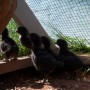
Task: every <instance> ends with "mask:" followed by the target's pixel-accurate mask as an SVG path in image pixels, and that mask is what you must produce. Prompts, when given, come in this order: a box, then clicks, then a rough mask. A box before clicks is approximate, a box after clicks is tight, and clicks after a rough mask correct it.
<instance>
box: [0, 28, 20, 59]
mask: <svg viewBox="0 0 90 90" xmlns="http://www.w3.org/2000/svg"><path fill="white" fill-rule="evenodd" d="M0 48H1V52H2V53H3V55H4V56H5V61H9V59H11V60H16V59H17V56H18V53H19V47H18V45H17V44H16V42H15V41H14V40H13V39H12V38H10V37H9V33H8V29H7V28H5V29H4V31H3V32H2V40H1V46H0Z"/></svg>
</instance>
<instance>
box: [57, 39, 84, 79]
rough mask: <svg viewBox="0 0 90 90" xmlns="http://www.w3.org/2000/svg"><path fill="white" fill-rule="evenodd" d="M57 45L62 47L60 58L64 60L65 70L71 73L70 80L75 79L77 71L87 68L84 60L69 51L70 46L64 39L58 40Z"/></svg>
mask: <svg viewBox="0 0 90 90" xmlns="http://www.w3.org/2000/svg"><path fill="white" fill-rule="evenodd" d="M56 44H57V45H58V46H59V47H60V51H59V56H60V58H61V59H62V60H64V69H65V70H66V71H67V72H68V73H70V75H71V76H69V77H68V78H72V79H75V77H76V71H78V70H80V69H82V68H84V67H85V64H84V63H83V62H82V60H81V59H80V58H79V57H78V56H77V55H76V54H74V53H73V52H71V51H70V50H69V49H68V44H67V42H66V41H65V40H63V39H58V40H57V42H56Z"/></svg>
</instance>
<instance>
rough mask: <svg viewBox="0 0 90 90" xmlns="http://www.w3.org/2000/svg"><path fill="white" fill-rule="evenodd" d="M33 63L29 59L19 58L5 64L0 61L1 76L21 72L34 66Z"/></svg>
mask: <svg viewBox="0 0 90 90" xmlns="http://www.w3.org/2000/svg"><path fill="white" fill-rule="evenodd" d="M32 65H33V64H32V61H31V59H30V58H29V57H22V58H18V60H15V61H10V62H7V63H6V62H3V61H2V60H1V61H0V74H4V73H8V72H12V71H16V70H20V69H23V68H27V67H30V66H32Z"/></svg>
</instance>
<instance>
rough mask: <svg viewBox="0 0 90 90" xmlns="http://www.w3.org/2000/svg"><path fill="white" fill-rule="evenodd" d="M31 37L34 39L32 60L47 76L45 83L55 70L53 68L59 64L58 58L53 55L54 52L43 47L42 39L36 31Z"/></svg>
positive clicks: (37, 68)
mask: <svg viewBox="0 0 90 90" xmlns="http://www.w3.org/2000/svg"><path fill="white" fill-rule="evenodd" d="M30 39H31V41H32V43H33V44H32V45H33V48H32V53H33V55H32V56H31V57H32V62H33V64H34V66H35V68H36V70H38V71H39V72H41V73H42V74H43V75H44V76H45V78H44V81H43V83H44V82H45V81H46V79H47V78H48V75H49V74H50V73H51V72H53V70H54V69H55V68H56V66H57V60H56V58H55V57H54V56H53V55H52V53H50V52H48V51H47V50H46V49H45V48H42V41H41V38H40V36H39V35H37V34H36V33H31V34H30Z"/></svg>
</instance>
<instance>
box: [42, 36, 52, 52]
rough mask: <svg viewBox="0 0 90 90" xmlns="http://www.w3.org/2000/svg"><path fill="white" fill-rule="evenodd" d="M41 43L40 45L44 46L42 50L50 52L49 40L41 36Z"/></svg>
mask: <svg viewBox="0 0 90 90" xmlns="http://www.w3.org/2000/svg"><path fill="white" fill-rule="evenodd" d="M41 41H42V44H43V46H44V48H45V49H46V50H47V51H48V52H52V50H51V47H50V46H51V42H50V39H49V38H48V37H46V36H41Z"/></svg>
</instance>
